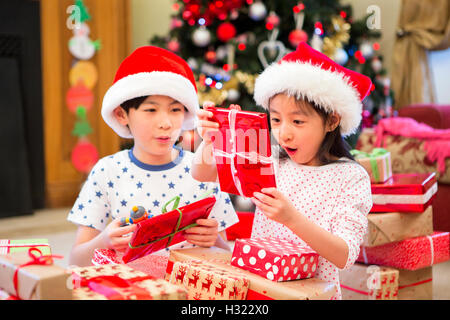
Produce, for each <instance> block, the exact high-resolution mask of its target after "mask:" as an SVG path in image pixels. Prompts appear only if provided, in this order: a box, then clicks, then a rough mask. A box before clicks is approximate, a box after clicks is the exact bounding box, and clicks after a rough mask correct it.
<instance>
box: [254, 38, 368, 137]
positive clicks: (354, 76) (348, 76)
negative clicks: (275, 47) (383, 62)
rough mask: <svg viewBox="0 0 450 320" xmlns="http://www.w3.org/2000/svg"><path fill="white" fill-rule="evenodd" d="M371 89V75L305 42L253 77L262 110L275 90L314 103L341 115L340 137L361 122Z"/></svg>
mask: <svg viewBox="0 0 450 320" xmlns="http://www.w3.org/2000/svg"><path fill="white" fill-rule="evenodd" d="M371 88H372V81H371V80H370V78H368V77H366V76H365V75H362V74H360V73H357V72H355V71H352V70H349V69H346V68H344V67H342V66H341V65H339V64H337V63H336V62H334V61H333V60H331V59H330V58H328V57H327V56H326V55H324V54H322V53H320V52H319V51H316V50H314V49H313V48H311V47H310V46H309V45H307V44H306V43H305V42H302V43H300V44H299V45H298V47H297V49H296V50H295V51H294V52H291V53H288V54H287V55H285V56H284V57H283V58H282V59H281V60H280V61H279V62H278V63H273V64H271V65H270V66H269V67H267V68H266V69H265V70H264V71H263V72H262V74H261V75H260V76H259V77H258V78H257V79H256V82H255V93H254V98H255V101H256V103H257V104H259V105H261V106H262V107H264V108H265V109H268V107H269V100H270V98H271V97H273V96H274V95H276V94H278V93H286V94H288V95H290V96H294V97H296V98H298V99H307V100H309V101H311V102H314V103H315V104H316V105H318V106H320V107H321V108H323V109H324V110H325V111H327V112H336V113H338V114H339V115H340V116H341V123H340V126H341V133H342V135H343V136H347V135H350V134H352V133H354V132H355V131H356V129H357V128H358V126H359V123H360V122H361V117H362V116H361V114H362V100H363V99H364V98H365V97H366V96H367V95H368V94H369V92H370V89H371Z"/></svg>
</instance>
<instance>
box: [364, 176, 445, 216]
mask: <svg viewBox="0 0 450 320" xmlns="http://www.w3.org/2000/svg"><path fill="white" fill-rule="evenodd" d="M436 192H437V181H436V174H435V173H434V172H433V173H398V174H394V175H393V176H392V177H391V178H389V180H387V181H386V182H384V183H380V184H372V200H373V206H372V209H371V210H370V212H420V213H421V212H424V211H425V209H426V208H427V207H428V206H429V205H430V204H431V203H432V201H433V199H434V198H435V196H436Z"/></svg>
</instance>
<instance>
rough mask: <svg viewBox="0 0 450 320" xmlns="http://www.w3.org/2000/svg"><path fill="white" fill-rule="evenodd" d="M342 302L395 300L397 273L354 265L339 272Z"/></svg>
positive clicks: (381, 268) (382, 268)
mask: <svg viewBox="0 0 450 320" xmlns="http://www.w3.org/2000/svg"><path fill="white" fill-rule="evenodd" d="M339 280H340V282H341V291H342V300H397V298H398V282H399V271H398V270H397V269H394V268H388V267H380V266H374V265H372V266H367V265H364V264H360V263H355V264H354V265H353V266H351V267H350V268H349V269H346V270H341V271H339Z"/></svg>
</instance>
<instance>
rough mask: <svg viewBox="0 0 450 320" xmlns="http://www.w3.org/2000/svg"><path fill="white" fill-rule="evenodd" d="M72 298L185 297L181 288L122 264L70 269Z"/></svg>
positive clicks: (171, 298) (138, 298) (180, 298)
mask: <svg viewBox="0 0 450 320" xmlns="http://www.w3.org/2000/svg"><path fill="white" fill-rule="evenodd" d="M71 271H72V281H73V288H74V290H73V298H74V300H98V299H102V300H104V299H108V300H185V299H186V298H187V292H186V290H185V289H184V288H182V287H180V286H177V285H174V284H170V283H169V282H168V281H165V280H163V279H155V278H153V277H152V276H149V275H147V274H145V273H143V272H141V271H138V270H134V269H133V268H130V267H129V266H127V265H124V264H115V265H112V264H110V265H103V266H90V267H77V268H73V269H72V270H71Z"/></svg>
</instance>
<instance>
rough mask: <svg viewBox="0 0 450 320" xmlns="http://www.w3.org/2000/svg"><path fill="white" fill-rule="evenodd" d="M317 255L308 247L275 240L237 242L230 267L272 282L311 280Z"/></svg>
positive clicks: (260, 239)
mask: <svg viewBox="0 0 450 320" xmlns="http://www.w3.org/2000/svg"><path fill="white" fill-rule="evenodd" d="M318 260H319V255H318V254H317V253H316V252H315V251H313V250H312V249H311V248H309V247H301V246H299V245H297V244H295V243H293V242H291V241H287V240H283V239H276V238H258V239H238V240H236V243H235V245H234V251H233V256H232V258H231V265H233V266H236V267H239V268H242V269H245V270H248V271H250V272H253V273H255V274H258V275H260V276H262V277H264V278H266V279H269V280H272V281H288V280H298V279H306V278H311V277H313V276H314V273H315V272H316V270H317V265H318Z"/></svg>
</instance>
